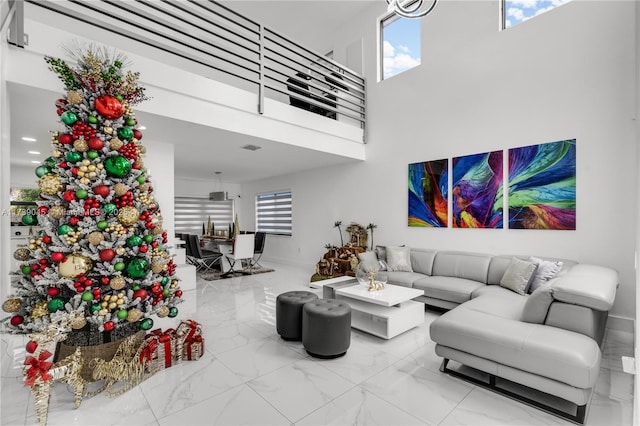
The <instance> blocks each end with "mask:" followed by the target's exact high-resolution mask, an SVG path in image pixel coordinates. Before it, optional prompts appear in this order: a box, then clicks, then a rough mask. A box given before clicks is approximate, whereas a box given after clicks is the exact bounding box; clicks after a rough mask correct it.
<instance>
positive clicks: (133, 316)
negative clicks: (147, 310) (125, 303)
mask: <svg viewBox="0 0 640 426" xmlns="http://www.w3.org/2000/svg"><path fill="white" fill-rule="evenodd" d="M140 318H142V311H141V310H140V309H135V308H134V309H131V310H130V311H129V313H128V314H127V321H129V322H138V321H139V320H140Z"/></svg>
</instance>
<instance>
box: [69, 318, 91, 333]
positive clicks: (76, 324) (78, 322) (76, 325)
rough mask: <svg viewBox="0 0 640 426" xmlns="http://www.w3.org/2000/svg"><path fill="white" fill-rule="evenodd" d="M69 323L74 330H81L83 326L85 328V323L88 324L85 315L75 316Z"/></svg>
mask: <svg viewBox="0 0 640 426" xmlns="http://www.w3.org/2000/svg"><path fill="white" fill-rule="evenodd" d="M69 325H70V326H71V328H73V329H74V330H80V329H81V328H84V326H85V325H87V320H86V318H85V317H82V316H75V317H73V318H72V319H71V321H69Z"/></svg>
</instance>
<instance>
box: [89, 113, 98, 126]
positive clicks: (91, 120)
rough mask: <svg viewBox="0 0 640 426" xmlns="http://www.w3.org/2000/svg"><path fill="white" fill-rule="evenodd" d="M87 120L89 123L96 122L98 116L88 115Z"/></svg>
mask: <svg viewBox="0 0 640 426" xmlns="http://www.w3.org/2000/svg"><path fill="white" fill-rule="evenodd" d="M87 121H88V122H89V123H91V124H98V118H97V117H96V116H95V115H90V116H88V117H87Z"/></svg>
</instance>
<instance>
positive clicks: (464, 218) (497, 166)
mask: <svg viewBox="0 0 640 426" xmlns="http://www.w3.org/2000/svg"><path fill="white" fill-rule="evenodd" d="M502 155H503V153H502V151H493V152H486V153H483V154H473V155H465V156H463V157H455V158H454V159H453V182H452V187H451V194H452V203H451V205H452V210H453V227H454V228H502V226H503V225H502V224H503V221H502V217H503V206H502V203H503V197H504V195H503V177H504V174H503V171H502V170H503V161H502Z"/></svg>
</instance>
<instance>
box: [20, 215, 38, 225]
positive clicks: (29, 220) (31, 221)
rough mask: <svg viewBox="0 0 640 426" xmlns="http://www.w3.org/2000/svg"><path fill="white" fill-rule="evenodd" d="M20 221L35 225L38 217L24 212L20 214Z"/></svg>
mask: <svg viewBox="0 0 640 426" xmlns="http://www.w3.org/2000/svg"><path fill="white" fill-rule="evenodd" d="M22 223H24V224H25V225H29V226H32V225H37V224H38V218H37V217H36V215H34V214H25V215H23V216H22Z"/></svg>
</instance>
